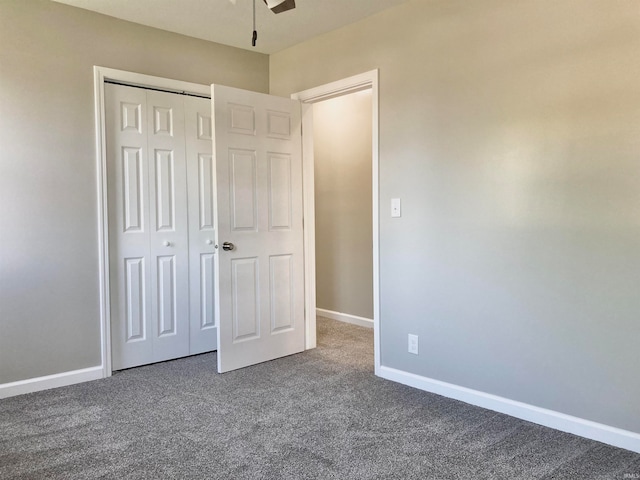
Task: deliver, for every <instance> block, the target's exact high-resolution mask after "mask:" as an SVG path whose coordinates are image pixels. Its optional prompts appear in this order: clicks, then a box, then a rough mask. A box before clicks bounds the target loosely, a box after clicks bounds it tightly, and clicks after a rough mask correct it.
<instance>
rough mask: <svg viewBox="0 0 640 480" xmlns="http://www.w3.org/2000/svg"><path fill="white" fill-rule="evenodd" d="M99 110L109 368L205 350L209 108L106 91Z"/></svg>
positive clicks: (143, 93)
mask: <svg viewBox="0 0 640 480" xmlns="http://www.w3.org/2000/svg"><path fill="white" fill-rule="evenodd" d="M105 106H106V116H105V118H106V122H107V124H106V140H107V142H106V143H107V145H106V147H107V148H106V157H107V176H108V181H107V187H108V202H109V244H110V256H109V257H110V286H111V287H110V293H111V299H110V300H111V301H110V303H111V309H110V311H111V317H112V318H111V339H112V341H111V345H112V368H113V369H114V370H117V369H122V368H129V367H133V366H137V365H143V364H146V363H152V362H157V361H163V360H168V359H171V358H178V357H181V356H185V355H189V354H194V353H202V352H204V351H210V350H215V348H216V338H215V328H214V327H215V317H214V308H213V296H214V285H213V282H212V280H213V270H214V269H213V265H212V264H211V265H209V264H208V263H207V262H206V261H204V260H203V259H207V261H208V260H211V262H209V263H212V262H215V259H213V258H210V257H213V256H214V253H215V245H213V242H211V243H208V242H207V241H206V240H205V239H203V238H202V236H203V235H207V236H209V237H211V238H212V239H213V238H214V232H213V231H212V230H213V226H214V222H213V219H212V209H213V206H212V203H213V201H212V193H211V192H212V191H213V189H214V185H213V179H212V175H209V176H208V177H207V176H206V165H205V168H204V170H203V168H199V163H200V164H206V163H207V162H208V163H209V165H210V164H211V117H210V103H209V101H208V99H200V98H190V97H184V96H181V95H175V94H171V93H166V92H156V91H150V90H143V89H140V88H133V87H127V86H122V85H106V86H105ZM185 112H186V114H185ZM185 131H186V132H187V134H186V135H185ZM187 164H189V165H187ZM202 171H205V175H204V176H202V175H200V174H199V172H202ZM187 173H189V177H190V178H191V179H192V180H190V183H193V182H195V183H196V187H197V186H198V183H200V188H199V189H197V188H196V189H195V190H194V191H193V192H190V194H189V198H188V197H187V176H188V175H187ZM207 196H208V199H207ZM188 201H189V208H188V204H187V202H188ZM207 202H208V205H207ZM188 212H189V213H190V214H191V216H192V217H196V218H197V217H200V218H203V219H204V220H205V222H200V223H198V222H189V219H188ZM207 212H208V213H207ZM207 215H208V216H207ZM207 222H208V223H207ZM203 223H206V224H203ZM189 225H190V226H191V230H190V229H189ZM203 230H205V232H203ZM190 243H191V244H192V245H190ZM194 258H195V259H196V261H194ZM190 263H191V264H192V265H191V266H190ZM190 277H191V278H190ZM195 297H197V302H198V308H193V307H194V301H191V300H192V299H194V298H195ZM190 310H192V312H190Z"/></svg>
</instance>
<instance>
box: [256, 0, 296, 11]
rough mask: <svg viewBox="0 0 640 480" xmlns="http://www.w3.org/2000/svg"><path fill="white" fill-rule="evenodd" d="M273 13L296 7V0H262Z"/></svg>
mask: <svg viewBox="0 0 640 480" xmlns="http://www.w3.org/2000/svg"><path fill="white" fill-rule="evenodd" d="M264 3H266V4H267V7H269V9H270V10H271V11H272V12H273V13H282V12H286V11H287V10H292V9H294V8H296V0H264Z"/></svg>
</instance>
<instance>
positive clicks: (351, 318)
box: [316, 308, 373, 328]
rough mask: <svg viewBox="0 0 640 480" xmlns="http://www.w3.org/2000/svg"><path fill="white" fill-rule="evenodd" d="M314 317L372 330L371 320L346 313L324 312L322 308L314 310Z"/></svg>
mask: <svg viewBox="0 0 640 480" xmlns="http://www.w3.org/2000/svg"><path fill="white" fill-rule="evenodd" d="M316 315H318V316H320V317H325V318H330V319H331V320H338V321H339V322H345V323H351V324H352V325H358V326H360V327H367V328H373V320H371V319H370V318H364V317H358V316H356V315H350V314H348V313H340V312H334V311H332V310H325V309H324V308H316Z"/></svg>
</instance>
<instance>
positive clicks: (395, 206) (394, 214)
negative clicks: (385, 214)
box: [391, 198, 402, 218]
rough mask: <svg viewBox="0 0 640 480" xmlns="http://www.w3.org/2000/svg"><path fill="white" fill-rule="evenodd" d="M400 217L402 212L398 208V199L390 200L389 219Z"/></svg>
mask: <svg viewBox="0 0 640 480" xmlns="http://www.w3.org/2000/svg"><path fill="white" fill-rule="evenodd" d="M401 216H402V211H401V208H400V199H399V198H392V199H391V217H393V218H399V217H401Z"/></svg>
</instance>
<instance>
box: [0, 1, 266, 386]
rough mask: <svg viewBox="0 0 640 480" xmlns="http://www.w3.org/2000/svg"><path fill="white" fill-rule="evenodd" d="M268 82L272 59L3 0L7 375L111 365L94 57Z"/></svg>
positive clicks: (0, 133) (3, 371)
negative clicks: (102, 299)
mask: <svg viewBox="0 0 640 480" xmlns="http://www.w3.org/2000/svg"><path fill="white" fill-rule="evenodd" d="M94 65H101V66H105V67H111V68H117V69H121V70H128V71H134V72H139V73H145V74H149V75H156V76H160V77H167V78H175V79H178V80H184V81H190V82H195V83H203V84H209V83H220V84H226V85H232V86H236V87H240V88H245V89H248V90H256V91H261V92H266V91H268V72H269V70H268V69H269V65H268V57H267V56H266V55H261V54H256V53H253V52H248V51H245V50H240V49H235V48H230V47H225V46H222V45H216V44H213V43H210V42H204V41H200V40H195V39H193V38H189V37H185V36H181V35H176V34H172V33H167V32H163V31H160V30H156V29H152V28H147V27H143V26H140V25H136V24H133V23H128V22H124V21H120V20H116V19H113V18H110V17H107V16H103V15H98V14H95V13H92V12H88V11H85V10H80V9H76V8H73V7H68V6H66V5H61V4H58V3H54V2H49V1H42V0H28V1H25V0H0V68H1V73H0V225H1V227H0V383H7V382H12V381H16V380H22V379H27V378H32V377H38V376H43V375H49V374H54V373H59V372H64V371H69V370H75V369H80V368H86V367H92V366H96V365H100V331H99V311H98V308H99V303H98V246H97V245H98V240H97V224H98V219H97V200H96V198H97V187H96V160H95V134H94V106H93V101H94V99H93V70H92V68H93V66H94Z"/></svg>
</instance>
